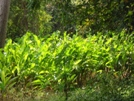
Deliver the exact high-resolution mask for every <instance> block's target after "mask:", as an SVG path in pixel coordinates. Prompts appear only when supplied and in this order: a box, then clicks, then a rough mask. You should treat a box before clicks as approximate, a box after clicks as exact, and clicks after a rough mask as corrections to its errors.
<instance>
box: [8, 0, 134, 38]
mask: <svg viewBox="0 0 134 101" xmlns="http://www.w3.org/2000/svg"><path fill="white" fill-rule="evenodd" d="M133 18H134V1H133V0H64V1H59V0H48V1H44V0H32V1H31V0H21V1H16V0H12V2H11V11H10V19H9V26H8V37H11V38H16V37H18V36H22V35H23V34H24V33H25V32H27V31H31V32H33V33H36V34H38V35H40V34H42V35H46V34H48V33H51V32H54V31H56V30H60V31H61V32H64V31H67V32H68V33H75V32H78V33H79V34H81V35H86V34H87V33H89V31H91V32H92V33H93V34H95V33H96V32H98V31H99V32H105V31H109V30H110V31H121V30H122V29H126V30H127V31H128V32H132V31H133V27H134V19H133Z"/></svg>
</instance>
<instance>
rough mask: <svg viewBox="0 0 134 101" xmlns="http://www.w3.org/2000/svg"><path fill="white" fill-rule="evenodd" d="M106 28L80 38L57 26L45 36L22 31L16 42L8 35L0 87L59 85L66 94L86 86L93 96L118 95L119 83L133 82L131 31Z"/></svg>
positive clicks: (2, 54)
mask: <svg viewBox="0 0 134 101" xmlns="http://www.w3.org/2000/svg"><path fill="white" fill-rule="evenodd" d="M110 34H111V35H110V36H108V35H105V36H102V35H101V33H98V34H97V35H93V36H91V35H90V34H89V36H88V37H87V38H85V39H84V38H82V37H81V36H77V35H73V37H69V36H68V35H66V33H64V36H63V37H62V36H60V32H55V33H53V35H52V36H50V37H45V38H39V37H37V36H36V35H34V34H32V33H27V34H26V35H24V36H23V37H22V38H21V39H19V40H18V42H12V40H11V39H9V40H8V41H7V44H6V46H5V48H4V51H1V52H0V61H1V62H0V75H1V79H0V80H1V81H0V90H1V91H2V92H3V93H6V92H7V91H8V89H11V88H12V87H13V86H15V87H19V88H25V87H31V88H40V89H46V90H52V91H57V90H58V91H64V92H65V94H66V97H68V92H69V91H71V90H73V89H75V88H83V87H86V86H90V87H93V89H92V90H94V91H93V93H97V94H99V96H98V97H102V96H104V95H105V96H106V97H107V98H104V99H106V100H108V99H109V98H111V95H112V96H114V95H115V96H116V97H119V98H121V99H122V97H123V96H121V94H120V89H121V90H122V89H123V88H124V87H126V86H127V87H129V85H131V87H133V86H132V83H131V82H132V80H133V79H132V80H130V79H131V78H132V77H133V76H134V75H133V67H134V63H133V60H134V52H133V49H134V46H133V37H132V36H131V35H125V32H124V31H122V32H121V33H119V35H114V33H112V32H110ZM111 36H112V37H111ZM9 85H10V86H9ZM87 91H88V90H87ZM125 91H126V89H125V90H123V91H121V92H125ZM127 91H128V90H127ZM118 92H119V93H118ZM132 92H133V91H132ZM125 93H126V92H125ZM110 94H111V95H110ZM130 95H131V91H130V94H128V96H130ZM128 96H127V97H128ZM127 97H126V98H127ZM113 98H114V97H113ZM104 99H102V100H104ZM84 101H86V100H84ZM97 101H98V100H97ZM104 101H105V100H104ZM112 101H115V100H112Z"/></svg>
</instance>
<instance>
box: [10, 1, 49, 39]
mask: <svg viewBox="0 0 134 101" xmlns="http://www.w3.org/2000/svg"><path fill="white" fill-rule="evenodd" d="M43 5H44V2H43V0H20V1H18V0H17V1H16V0H12V2H11V9H10V14H9V21H8V37H10V38H12V39H16V38H18V37H20V36H22V35H24V34H25V33H26V32H27V31H30V32H33V33H35V34H37V35H41V34H42V35H43V34H47V33H49V32H50V31H51V23H50V22H49V21H50V20H51V16H50V15H49V14H47V13H46V12H45V10H44V6H43Z"/></svg>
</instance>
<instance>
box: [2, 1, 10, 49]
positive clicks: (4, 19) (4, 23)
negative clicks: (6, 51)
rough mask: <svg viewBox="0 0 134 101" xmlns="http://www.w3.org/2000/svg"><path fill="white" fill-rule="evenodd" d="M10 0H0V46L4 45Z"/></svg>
mask: <svg viewBox="0 0 134 101" xmlns="http://www.w3.org/2000/svg"><path fill="white" fill-rule="evenodd" d="M9 7H10V0H0V48H3V47H4V44H5V39H6V27H7V19H8V12H9Z"/></svg>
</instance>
